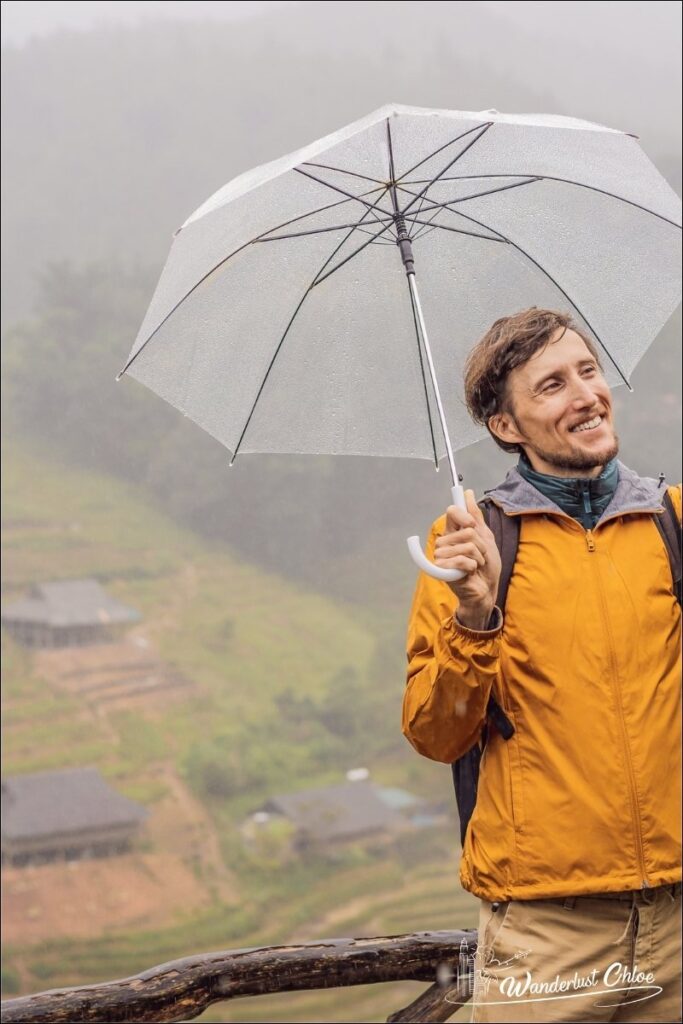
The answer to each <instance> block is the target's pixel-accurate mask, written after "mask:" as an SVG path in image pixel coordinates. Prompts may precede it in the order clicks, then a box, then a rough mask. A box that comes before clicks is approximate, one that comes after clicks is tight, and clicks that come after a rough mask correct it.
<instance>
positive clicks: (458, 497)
mask: <svg viewBox="0 0 683 1024" xmlns="http://www.w3.org/2000/svg"><path fill="white" fill-rule="evenodd" d="M451 497H452V499H453V502H452V503H453V505H457V506H458V508H462V509H465V510H467V502H466V501H465V492H464V490H463V489H462V487H461V486H460V484H455V486H453V487H451ZM407 543H408V550H409V551H410V555H411V558H412V559H413V561H414V562H415V564H416V565H417V567H418V568H419V569H422V571H423V572H426V573H427V574H428V575H429V576H433V577H434V578H435V579H437V580H445V581H446V582H447V583H454V582H455V581H456V580H461V579H462V578H463V577H464V576H467V573H466V572H465V571H464V570H463V569H442V568H440V566H438V565H434V563H433V562H430V561H429V559H428V558H427V556H426V555H425V553H424V552H423V550H422V545H421V544H420V538H419V537H417V536H415V537H408V541H407Z"/></svg>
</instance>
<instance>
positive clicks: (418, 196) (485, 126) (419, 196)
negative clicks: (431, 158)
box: [399, 121, 493, 214]
mask: <svg viewBox="0 0 683 1024" xmlns="http://www.w3.org/2000/svg"><path fill="white" fill-rule="evenodd" d="M492 124H493V121H488V122H487V123H486V124H485V125H484V126H483V128H482V130H481V132H480V133H479V135H477V137H476V139H471V140H470V141H469V142H468V144H467V145H466V146H465V148H464V149H461V150H460V152H459V153H458V154H457V156H455V157H454V158H453V159H452V160H451V161H450V163H448V164H446V166H445V167H444V168H443V170H441V171H439V173H438V174H435V175H434V177H433V178H432V179H431V181H429V182H428V183H427V184H426V185H425V187H424V188H423V189H422V191H421V192H418V194H417V195H416V196H415V198H414V199H413V200H411V202H409V203H408V205H407V206H406V207H404V209H403V213H404V214H406V213H407V212H408V210H409V209H410V208H411V206H414V205H415V203H416V202H417V201H418V199H420V198H421V197H422V196H423V195H424V194H425V192H427V191H428V190H429V189H430V188H431V187H432V185H433V184H434V183H435V182H437V181H438V180H439V178H441V177H442V175H444V174H445V173H446V171H448V170H450V168H451V167H452V166H453V164H454V163H457V161H458V160H459V159H460V157H462V156H464V155H465V153H466V152H467V150H468V149H471V148H472V146H473V145H474V144H475V142H479V139H480V138H481V137H482V135H485V134H486V132H487V131H488V130H489V128H490V127H491V125H492ZM399 188H400V186H399Z"/></svg>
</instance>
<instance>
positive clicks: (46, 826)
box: [2, 768, 148, 839]
mask: <svg viewBox="0 0 683 1024" xmlns="http://www.w3.org/2000/svg"><path fill="white" fill-rule="evenodd" d="M147 814H148V812H147V811H146V810H145V808H144V807H142V806H141V805H140V804H137V803H135V802H134V801H133V800H129V799H128V797H125V796H122V794H121V793H117V792H116V790H115V789H112V787H111V786H110V785H109V783H108V782H106V781H105V779H103V778H102V776H101V775H100V773H99V771H98V770H97V769H96V768H67V769H64V770H62V771H55V772H35V773H33V774H31V775H13V776H8V777H7V778H5V779H3V782H2V837H3V839H5V838H6V839H36V838H38V837H40V836H50V835H58V834H63V833H69V832H81V831H83V830H85V829H92V828H105V827H108V826H112V825H134V824H137V823H138V822H140V821H142V820H143V819H144V818H146V817H147Z"/></svg>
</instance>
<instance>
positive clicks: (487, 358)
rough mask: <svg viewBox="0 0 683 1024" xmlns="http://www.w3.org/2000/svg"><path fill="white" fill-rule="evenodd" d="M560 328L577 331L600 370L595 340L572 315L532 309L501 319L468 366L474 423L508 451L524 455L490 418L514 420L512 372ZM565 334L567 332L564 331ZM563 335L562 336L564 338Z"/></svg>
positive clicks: (467, 383)
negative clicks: (510, 390) (493, 426)
mask: <svg viewBox="0 0 683 1024" xmlns="http://www.w3.org/2000/svg"><path fill="white" fill-rule="evenodd" d="M559 327H564V329H565V331H566V330H571V331H574V332H575V333H576V334H578V335H579V337H580V338H581V339H582V340H583V341H584V342H585V344H586V348H587V349H588V350H589V352H590V353H591V355H592V356H593V357H594V359H595V361H596V362H597V364H598V366H599V367H600V369H602V363H601V362H600V357H599V355H598V352H597V349H596V347H595V344H594V343H593V341H592V340H591V339H590V338H589V337H588V336H587V335H586V334H585V332H583V331H582V330H581V329H580V328H579V327H577V326H576V324H575V323H574V321H573V319H572V317H571V316H569V314H566V313H559V312H557V311H556V310H552V309H538V307H537V306H531V307H530V308H529V309H523V310H521V312H519V313H513V314H512V316H504V317H501V318H500V319H499V320H496V322H495V323H494V324H493V325H492V326H491V327H490V328H489V329H488V331H487V332H486V334H485V335H484V337H483V338H482V339H481V340H480V341H478V342H477V344H476V345H475V346H474V348H473V349H472V351H471V352H470V354H469V356H468V357H467V362H466V364H465V401H466V402H467V408H468V410H469V413H470V416H471V417H472V419H473V420H474V421H475V423H481V424H482V425H483V426H485V427H486V429H487V430H488V432H489V434H490V435H491V437H492V438H493V440H494V441H495V442H496V444H497V445H498V446H499V448H502V449H503V451H505V452H511V453H517V454H519V453H521V452H522V450H523V449H522V447H521V446H520V445H518V444H513V443H511V442H508V441H502V440H501V439H500V438H499V437H496V435H495V434H494V432H493V431H492V430H491V428H490V427H489V422H488V421H489V419H490V417H491V416H495V415H496V414H497V413H502V412H505V413H507V414H508V415H510V416H512V417H513V418H514V409H513V407H512V401H511V398H510V396H509V394H508V388H507V380H508V376H509V374H510V373H511V371H512V370H514V369H516V368H517V367H518V366H523V365H524V363H526V362H528V361H529V360H530V359H531V357H532V356H533V355H535V353H536V352H538V351H539V350H540V349H542V348H544V347H545V346H546V345H547V344H548V342H549V341H550V339H551V337H552V336H553V334H554V333H555V332H556V331H557V329H558V328H559ZM563 333H564V332H563ZM561 336H562V335H560V337H561ZM557 340H558V341H559V338H558V339H557Z"/></svg>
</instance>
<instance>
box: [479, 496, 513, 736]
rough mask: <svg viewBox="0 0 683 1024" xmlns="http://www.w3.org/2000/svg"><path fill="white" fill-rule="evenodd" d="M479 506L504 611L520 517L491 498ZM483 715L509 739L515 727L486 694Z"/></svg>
mask: <svg viewBox="0 0 683 1024" xmlns="http://www.w3.org/2000/svg"><path fill="white" fill-rule="evenodd" d="M479 507H480V508H481V510H482V512H483V514H484V519H485V520H486V525H487V526H488V527H489V529H490V530H491V532H492V533H493V536H494V537H495V539H496V545H497V547H498V551H499V552H500V561H501V570H500V581H499V583H498V594H497V595H496V604H497V605H498V607H499V608H500V610H501V612H503V613H505V602H506V601H507V595H508V588H509V586H510V579H511V578H512V573H513V571H514V568H515V559H516V558H517V548H518V547H519V529H520V517H519V516H507V515H506V514H505V512H503V510H502V508H501V507H500V505H497V504H496V503H495V502H494V501H493V500H492V499H491V498H483V499H482V500H481V501H480V502H479ZM486 718H487V720H488V721H490V722H492V723H493V725H495V727H496V729H497V730H498V732H499V733H500V734H501V736H502V737H503V739H505V740H509V739H510V737H511V736H512V735H513V734H514V731H515V729H514V726H513V724H512V722H511V721H510V719H509V718H508V717H507V715H506V714H505V712H504V711H503V709H502V708H501V706H500V704H499V703H498V701H497V700H496V699H495V697H493V696H491V697H489V702H488V704H487V706H486ZM483 739H484V743H485V742H486V732H484V737H483Z"/></svg>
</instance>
